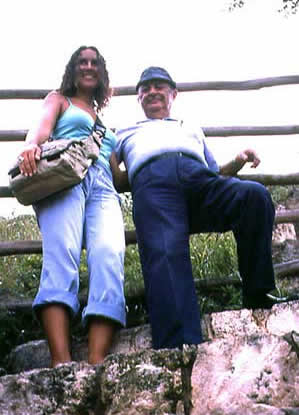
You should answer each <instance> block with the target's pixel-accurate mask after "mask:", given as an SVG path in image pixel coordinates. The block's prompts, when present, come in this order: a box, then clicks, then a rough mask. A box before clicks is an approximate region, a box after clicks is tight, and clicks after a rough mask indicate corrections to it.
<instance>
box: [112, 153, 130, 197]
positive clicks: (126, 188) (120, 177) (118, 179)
mask: <svg viewBox="0 0 299 415" xmlns="http://www.w3.org/2000/svg"><path fill="white" fill-rule="evenodd" d="M110 166H111V170H112V175H113V184H114V187H115V189H116V190H117V191H118V192H119V193H123V192H130V191H131V188H130V184H129V179H128V172H127V171H126V170H121V169H120V168H119V165H118V162H117V159H116V155H115V153H114V152H113V153H112V154H111V157H110Z"/></svg>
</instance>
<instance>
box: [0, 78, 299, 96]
mask: <svg viewBox="0 0 299 415" xmlns="http://www.w3.org/2000/svg"><path fill="white" fill-rule="evenodd" d="M292 84H299V75H287V76H277V77H270V78H258V79H250V80H246V81H208V82H178V83H177V88H178V90H179V91H181V92H189V91H191V92H192V91H221V90H222V91H246V90H253V89H261V88H268V87H273V86H282V85H292ZM50 91H51V90H50V89H2V90H0V99H42V98H44V97H45V96H46V95H47V94H48V93H49V92H50ZM128 95H136V88H135V86H116V87H114V88H113V96H128Z"/></svg>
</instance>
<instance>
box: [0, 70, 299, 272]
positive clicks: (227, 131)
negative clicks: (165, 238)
mask: <svg viewBox="0 0 299 415" xmlns="http://www.w3.org/2000/svg"><path fill="white" fill-rule="evenodd" d="M291 84H299V75H293V76H280V77H273V78H261V79H253V80H246V81H239V82H227V81H215V82H191V83H178V84H177V87H178V90H179V91H181V92H191V91H215V90H217V91H220V90H222V91H224V90H227V91H246V90H257V89H261V88H268V87H275V86H282V85H291ZM48 92H50V91H49V90H46V89H42V90H32V89H22V90H21V89H18V90H0V99H1V100H11V99H24V100H27V99H29V100H36V99H42V98H44V97H45V96H46V95H47V93H48ZM135 94H136V90H135V86H123V87H115V88H114V96H128V95H135ZM203 130H204V133H205V135H206V136H207V137H229V136H257V135H259V136H261V135H262V136H264V135H268V136H273V135H289V134H299V125H282V126H248V127H247V126H230V127H204V128H203ZM26 133H27V131H26V130H2V131H0V143H1V142H14V141H23V140H24V139H25V137H26ZM238 177H239V178H241V179H251V180H254V181H257V182H260V183H263V184H265V185H266V186H267V185H291V184H294V185H295V184H299V169H298V173H296V174H284V175H267V174H258V175H252V174H250V175H244V174H239V175H238ZM3 197H13V195H12V193H11V191H10V189H9V187H8V186H0V198H3ZM275 221H276V223H288V222H297V221H299V210H293V211H285V212H278V213H277V214H276V218H275ZM133 243H136V235H135V232H134V231H126V244H127V245H129V244H133ZM41 252H42V245H41V241H4V242H0V256H7V255H21V254H22V255H23V254H32V253H41ZM287 269H288V270H289V271H287ZM277 270H278V268H277ZM298 270H299V261H298V263H297V261H292V263H290V264H289V266H288V264H285V265H284V264H281V266H280V268H279V272H280V273H281V274H283V273H287V272H292V273H294V272H298ZM277 272H278V271H277Z"/></svg>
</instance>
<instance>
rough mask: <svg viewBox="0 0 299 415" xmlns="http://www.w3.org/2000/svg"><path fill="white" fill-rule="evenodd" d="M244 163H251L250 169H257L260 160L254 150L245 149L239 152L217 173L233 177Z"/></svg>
mask: <svg viewBox="0 0 299 415" xmlns="http://www.w3.org/2000/svg"><path fill="white" fill-rule="evenodd" d="M246 163H252V165H251V167H252V168H255V167H257V166H258V165H259V164H260V159H259V157H258V156H257V154H256V152H255V151H254V150H251V149H247V150H244V151H241V153H239V154H238V155H237V156H236V157H235V158H234V160H231V161H229V162H228V163H226V164H224V165H223V166H221V167H220V170H219V173H220V174H222V175H223V176H235V175H236V174H237V173H238V171H239V170H241V169H242V167H243V166H244V165H245V164H246Z"/></svg>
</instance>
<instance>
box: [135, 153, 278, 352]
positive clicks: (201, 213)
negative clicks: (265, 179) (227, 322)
mask: <svg viewBox="0 0 299 415" xmlns="http://www.w3.org/2000/svg"><path fill="white" fill-rule="evenodd" d="M131 186H132V194H133V217H134V222H135V226H136V232H137V240H138V247H139V252H140V259H141V264H142V271H143V276H144V282H145V292H146V301H147V306H148V311H149V319H150V324H151V328H152V338H153V347H154V348H156V349H160V348H174V347H182V346H183V344H199V343H201V342H202V333H201V326H200V313H199V307H198V300H197V296H196V292H195V286H194V281H193V276H192V267H191V259H190V251H189V236H190V234H191V233H199V232H226V231H232V232H233V234H234V236H235V239H236V242H237V254H238V263H239V271H240V275H241V278H242V290H243V296H245V295H248V296H254V295H256V294H262V293H266V292H268V291H270V290H272V289H273V288H275V283H274V271H273V265H272V230H273V222H274V215H275V211H274V206H273V203H272V199H271V196H270V194H269V192H268V191H267V189H266V188H265V187H264V186H263V185H261V184H259V183H256V182H252V181H241V180H239V179H237V178H233V177H224V176H220V175H218V174H216V173H214V172H212V171H211V170H209V169H208V168H207V167H205V165H204V164H203V163H202V162H200V161H197V160H194V159H192V158H189V157H186V156H185V155H180V154H177V155H175V154H173V155H170V156H167V157H162V158H158V159H156V160H154V161H153V162H151V163H149V164H146V165H145V166H144V167H143V168H142V169H141V170H140V171H139V172H138V174H137V175H136V177H135V178H134V180H133V183H131Z"/></svg>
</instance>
